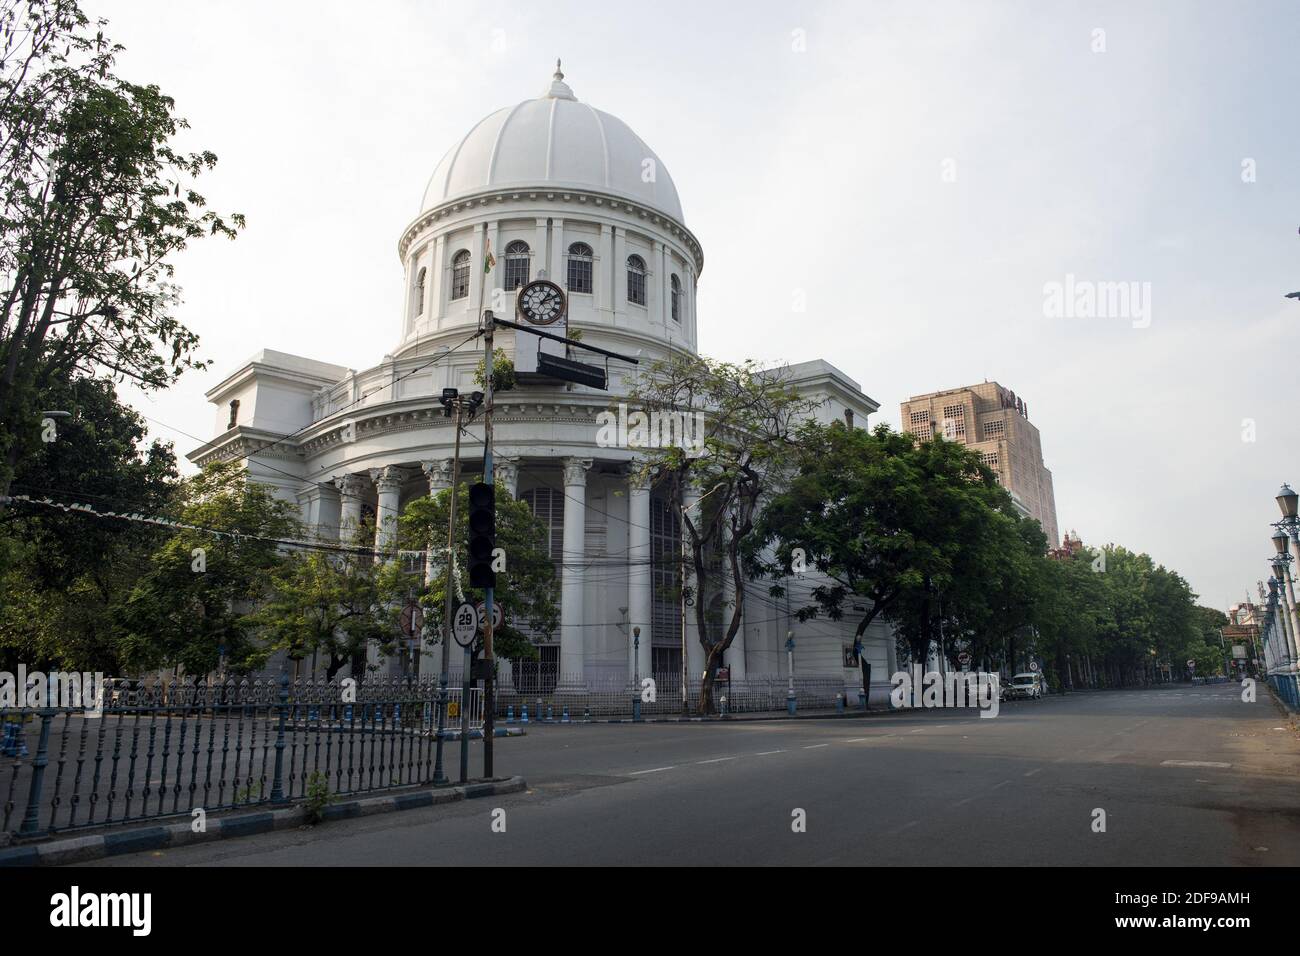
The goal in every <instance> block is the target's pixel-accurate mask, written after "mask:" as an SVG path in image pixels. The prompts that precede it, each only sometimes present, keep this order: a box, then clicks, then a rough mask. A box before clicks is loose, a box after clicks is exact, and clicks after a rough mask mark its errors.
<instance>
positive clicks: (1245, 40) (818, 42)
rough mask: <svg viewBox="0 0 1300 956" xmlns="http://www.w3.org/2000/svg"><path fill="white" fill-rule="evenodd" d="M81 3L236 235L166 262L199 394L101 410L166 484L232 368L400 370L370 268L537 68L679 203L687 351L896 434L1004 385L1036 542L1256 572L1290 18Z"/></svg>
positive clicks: (1276, 300)
mask: <svg viewBox="0 0 1300 956" xmlns="http://www.w3.org/2000/svg"><path fill="white" fill-rule="evenodd" d="M88 9H89V10H90V11H91V12H93V13H96V14H98V15H102V16H105V17H108V18H109V19H110V21H111V28H110V31H109V32H110V35H111V36H113V37H114V38H115V39H117V40H118V41H119V42H121V43H123V44H125V45H126V47H127V48H128V49H127V52H126V53H125V54H124V56H123V58H122V61H121V64H120V65H121V72H122V73H123V75H125V76H127V77H129V78H131V79H135V80H138V81H148V82H156V83H158V84H159V85H160V86H162V87H163V89H164V90H165V91H167V92H168V93H170V94H171V95H172V96H174V97H175V98H176V100H177V102H178V108H179V111H180V112H181V113H182V114H183V115H184V116H186V117H187V118H188V119H189V120H190V122H191V124H192V126H193V129H192V130H191V131H190V132H189V133H188V134H187V136H186V139H185V145H187V146H190V147H202V148H208V149H211V150H213V151H214V152H216V153H217V154H218V155H219V157H220V165H219V167H218V169H217V171H216V172H215V173H214V174H212V175H211V176H210V177H208V179H207V181H206V185H205V190H204V191H205V192H206V193H207V195H208V197H209V199H210V201H211V202H212V203H213V205H215V206H216V207H217V208H220V209H223V210H238V211H241V212H243V213H245V214H246V215H247V216H248V220H249V227H248V230H247V232H246V233H245V234H244V235H243V236H242V237H241V238H240V239H239V240H238V241H236V242H234V243H228V242H225V241H217V240H210V241H207V242H204V243H200V244H199V245H197V246H195V247H193V249H192V250H191V251H189V252H187V253H186V254H185V255H184V256H183V257H182V258H180V259H179V260H178V262H177V264H178V267H179V269H178V279H179V281H180V282H181V284H182V285H183V286H184V289H185V305H184V310H183V317H184V319H185V321H186V323H187V324H188V325H189V326H190V327H191V328H193V329H194V330H195V331H197V332H198V333H199V334H200V335H201V337H202V355H203V357H204V358H207V359H210V360H212V361H213V363H214V365H213V369H212V370H211V371H210V372H207V373H195V374H190V375H187V376H185V377H184V378H183V379H182V380H181V382H180V384H179V385H178V386H177V387H176V388H174V389H172V390H171V391H169V392H168V393H166V394H163V395H155V396H150V397H144V396H140V395H138V394H136V393H129V397H130V398H131V400H132V401H133V402H134V403H135V404H136V405H137V407H139V408H140V410H141V411H142V412H143V413H144V414H145V415H147V416H148V417H149V418H150V420H151V423H152V425H153V427H154V429H155V432H156V434H157V435H159V436H160V437H164V438H167V439H169V440H172V441H174V442H175V443H176V447H177V451H178V452H179V453H181V454H183V453H185V452H187V451H189V450H190V449H191V448H192V447H194V446H195V445H196V444H198V442H197V441H195V440H194V439H193V438H191V437H187V436H198V437H200V438H207V437H210V435H211V432H212V427H213V421H214V417H215V413H214V412H213V410H212V409H211V407H210V406H209V405H208V404H207V403H206V402H205V400H204V398H203V393H204V391H205V390H207V389H208V388H210V387H212V386H213V385H214V384H216V382H218V381H219V380H220V379H221V378H222V377H224V376H225V375H226V374H228V373H229V372H230V371H232V370H233V369H234V368H235V367H236V366H237V365H238V364H239V363H241V362H243V361H244V360H245V359H247V358H248V357H249V356H250V355H252V354H253V353H254V352H256V351H257V350H258V349H260V348H274V349H279V350H283V351H286V352H292V353H297V354H302V355H307V356H309V357H312V358H317V359H321V360H324V361H328V362H336V363H339V364H342V365H346V366H351V367H356V368H365V367H368V366H370V365H373V364H375V363H377V362H378V361H379V359H380V358H381V357H382V355H383V354H384V353H385V352H387V351H389V350H390V349H391V348H392V347H393V346H394V345H396V344H397V341H398V332H399V321H400V314H401V303H402V273H401V268H400V263H399V261H398V257H397V252H396V243H397V239H398V235H399V233H400V231H401V230H402V229H403V228H404V227H405V226H406V225H407V224H408V223H409V222H410V220H411V219H412V218H413V217H414V216H415V215H416V213H418V211H419V203H420V199H421V197H422V195H423V191H424V188H425V185H426V183H427V181H428V178H429V175H430V173H431V172H432V170H433V167H434V165H435V163H436V162H437V161H438V159H439V158H440V157H441V156H442V154H443V153H444V152H445V151H446V149H447V148H448V147H449V146H451V145H452V144H453V143H454V142H455V141H456V140H458V139H459V138H460V137H461V136H462V135H463V134H464V133H465V131H467V130H468V129H469V127H470V126H471V125H472V124H473V123H475V122H476V121H477V120H478V119H480V118H481V117H482V116H483V115H485V114H487V113H489V112H491V111H493V110H495V109H497V108H498V107H501V106H504V105H508V104H513V103H515V102H518V101H519V100H522V99H526V98H529V97H533V96H537V95H540V93H541V92H542V91H543V89H544V88H545V86H546V84H547V83H548V81H549V78H550V73H551V71H552V70H553V68H554V61H555V58H556V57H557V56H559V57H563V59H564V71H565V73H566V76H567V82H568V83H569V84H570V85H571V86H572V87H573V89H574V92H575V93H576V95H577V96H578V98H579V99H581V100H584V101H585V102H588V103H590V104H592V105H593V106H596V107H599V108H601V109H604V110H606V111H608V112H611V113H614V114H615V115H617V116H619V117H621V118H622V119H624V120H625V121H626V122H627V123H628V124H629V125H630V126H631V127H632V128H633V129H634V130H636V131H637V132H638V133H639V134H640V135H641V137H642V138H643V139H645V140H646V141H647V142H648V143H649V144H650V145H651V146H652V147H653V148H654V149H655V151H656V152H657V153H658V154H659V156H660V157H661V158H662V160H663V162H664V163H665V164H666V165H667V167H668V168H669V170H670V171H671V173H672V175H673V178H674V180H675V181H676V184H677V187H678V190H679V192H680V194H681V198H682V204H683V206H684V208H685V211H686V219H687V224H688V225H689V226H690V227H691V229H692V230H693V231H694V232H695V233H696V235H697V236H698V237H699V238H700V240H701V242H702V243H703V245H704V250H705V268H704V273H703V275H702V277H701V285H700V339H701V341H700V344H701V348H702V350H703V351H704V352H706V353H708V354H710V355H714V356H717V357H721V358H727V359H741V358H746V357H753V358H759V359H765V360H779V359H784V360H789V361H801V360H805V359H811V358H818V357H822V358H827V359H828V360H830V361H832V362H833V363H834V364H835V365H837V366H839V367H840V368H841V369H843V370H844V371H845V372H847V373H848V374H849V375H851V376H852V377H853V378H855V379H856V380H857V381H858V382H860V383H861V384H862V386H863V388H864V389H865V391H866V392H867V393H868V394H869V395H871V396H872V397H873V398H875V399H876V400H877V401H878V402H880V405H881V411H880V413H879V415H878V416H877V417H876V418H875V419H873V420H876V421H879V420H884V421H887V422H889V423H891V424H893V425H895V426H897V425H898V424H899V422H898V416H899V413H898V406H899V402H900V401H901V400H903V399H905V398H906V397H908V396H909V395H912V394H915V393H919V392H925V391H932V390H935V389H940V388H951V387H956V386H959V385H964V384H970V383H972V382H979V381H982V380H983V379H985V378H988V379H994V380H997V381H999V382H1001V383H1002V384H1003V385H1006V386H1008V387H1009V388H1012V389H1014V390H1015V392H1016V393H1017V395H1020V396H1023V397H1024V398H1025V400H1026V401H1027V402H1028V403H1029V407H1030V414H1031V418H1032V420H1033V421H1034V422H1035V423H1036V424H1037V425H1038V427H1039V428H1040V429H1041V430H1042V435H1043V453H1044V457H1045V459H1046V463H1047V465H1048V467H1049V468H1050V469H1051V470H1052V472H1053V474H1054V476H1055V486H1056V501H1057V511H1058V520H1059V522H1060V526H1061V528H1062V530H1065V529H1071V528H1073V529H1077V531H1078V532H1079V533H1080V534H1081V535H1082V537H1083V539H1084V541H1085V542H1086V543H1090V544H1102V543H1106V542H1110V541H1114V542H1117V543H1121V544H1124V545H1125V546H1127V547H1130V548H1133V549H1136V550H1144V551H1147V552H1149V553H1150V554H1151V555H1152V556H1153V557H1154V558H1155V559H1156V560H1157V561H1158V562H1160V563H1163V564H1165V565H1167V566H1170V567H1173V568H1176V569H1178V570H1179V571H1181V572H1182V573H1183V574H1184V575H1186V577H1187V578H1188V579H1189V580H1190V582H1191V584H1192V587H1193V588H1194V590H1196V591H1197V592H1198V593H1200V594H1201V596H1202V601H1203V603H1206V604H1211V605H1214V606H1218V607H1225V606H1226V605H1227V604H1228V603H1230V602H1235V601H1240V600H1242V599H1243V598H1244V597H1245V595H1246V592H1247V589H1248V588H1251V589H1253V586H1254V583H1255V582H1256V581H1257V580H1258V579H1259V578H1261V577H1263V576H1264V572H1265V571H1266V564H1265V559H1266V558H1267V557H1268V555H1269V554H1270V553H1271V550H1272V546H1271V544H1270V542H1269V541H1268V537H1269V535H1270V534H1271V533H1272V532H1271V530H1270V529H1269V527H1268V522H1270V521H1272V520H1275V519H1276V517H1277V512H1276V506H1275V504H1274V503H1273V500H1272V498H1273V495H1274V494H1275V493H1276V490H1277V488H1278V486H1279V485H1280V484H1281V482H1282V481H1284V480H1285V481H1290V482H1292V483H1293V484H1294V483H1297V482H1300V422H1298V421H1297V417H1298V412H1300V404H1298V402H1297V397H1298V396H1297V385H1296V377H1295V374H1294V373H1295V371H1296V368H1297V364H1296V355H1297V347H1298V346H1300V301H1296V300H1287V299H1284V298H1283V295H1284V293H1287V292H1291V291H1295V290H1300V235H1298V227H1300V110H1298V109H1297V93H1298V92H1300V2H1297V0H1291V2H1277V3H1273V2H1236V3H1228V2H1219V3H1210V2H1186V0H1168V2H1144V3H1142V4H1133V3H1113V4H1112V3H1087V4H1082V3H1067V2H1032V3H1031V2H1022V3H1013V2H969V0H968V2H959V3H952V4H945V3H919V2H909V3H882V2H864V0H854V2H849V3H822V4H798V3H788V2H781V3H746V4H745V5H744V11H745V12H744V16H739V15H737V10H738V9H739V8H738V7H736V6H735V5H726V6H725V7H724V5H722V4H702V3H698V2H697V3H676V2H670V0H662V2H660V3H656V4H651V5H647V4H642V3H632V2H625V0H609V2H606V3H590V2H586V3H575V4H566V3H557V2H547V3H544V4H536V3H530V4H524V3H505V2H502V3H497V4H493V5H484V4H467V3H464V2H458V3H441V2H439V3H434V2H414V0H408V2H403V3H396V2H393V3H383V2H366V3H361V2H351V3H338V2H328V0H313V2H311V3H307V2H299V0H277V2H275V3H256V4H255V3H242V2H222V3H215V2H213V3H201V2H196V0H185V2H182V3H177V2H174V0H169V2H155V0H129V2H128V0H117V2H104V0H97V2H93V3H89V4H88ZM1067 276H1072V277H1073V279H1072V281H1073V282H1074V284H1075V287H1076V289H1084V288H1088V285H1087V284H1089V283H1094V284H1100V283H1121V282H1122V283H1136V285H1135V286H1133V288H1134V289H1136V290H1137V291H1138V293H1139V296H1140V298H1139V299H1138V300H1135V301H1137V302H1138V303H1140V305H1141V309H1140V310H1138V309H1135V308H1134V307H1133V306H1132V305H1131V306H1130V310H1129V312H1128V313H1125V314H1121V315H1088V314H1077V313H1078V312H1081V311H1083V312H1086V310H1082V309H1077V310H1067V313H1066V314H1065V315H1059V314H1051V310H1050V309H1048V308H1046V306H1045V301H1046V296H1045V291H1044V290H1045V287H1047V286H1049V284H1051V283H1061V284H1064V283H1066V281H1067V278H1066V277H1067ZM801 297H802V298H803V300H804V301H806V311H805V312H802V313H798V312H796V311H795V303H796V302H797V301H799V299H800V298H801ZM1071 311H1072V312H1074V313H1076V314H1070V312H1071ZM759 350H761V351H759Z"/></svg>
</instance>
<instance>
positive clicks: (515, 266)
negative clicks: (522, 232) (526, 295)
mask: <svg viewBox="0 0 1300 956" xmlns="http://www.w3.org/2000/svg"><path fill="white" fill-rule="evenodd" d="M529 264H530V256H529V254H528V243H526V242H521V241H520V240H518V239H516V240H515V241H514V242H512V243H510V244H509V245H508V246H506V291H507V292H513V291H514V290H515V289H518V288H519V287H520V286H526V285H528V267H529Z"/></svg>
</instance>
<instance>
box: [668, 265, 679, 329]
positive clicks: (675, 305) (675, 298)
mask: <svg viewBox="0 0 1300 956" xmlns="http://www.w3.org/2000/svg"><path fill="white" fill-rule="evenodd" d="M669 284H670V285H671V286H672V293H673V295H672V313H673V321H674V322H680V321H681V320H682V280H681V279H679V278H677V276H675V275H674V276H673V277H672V280H671V281H670V283H669Z"/></svg>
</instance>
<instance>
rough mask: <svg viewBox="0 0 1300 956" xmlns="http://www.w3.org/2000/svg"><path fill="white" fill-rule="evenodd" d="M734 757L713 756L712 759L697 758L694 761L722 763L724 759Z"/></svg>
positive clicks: (732, 758) (733, 758)
mask: <svg viewBox="0 0 1300 956" xmlns="http://www.w3.org/2000/svg"><path fill="white" fill-rule="evenodd" d="M735 759H736V758H735V757H714V758H713V759H712V760H697V761H695V762H696V763H722V761H724V760H735Z"/></svg>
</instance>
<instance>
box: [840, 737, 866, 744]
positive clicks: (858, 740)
mask: <svg viewBox="0 0 1300 956" xmlns="http://www.w3.org/2000/svg"><path fill="white" fill-rule="evenodd" d="M870 739H871V738H870V737H850V738H849V739H848V740H846V741H844V742H845V743H846V744H860V743H862V741H864V740H870Z"/></svg>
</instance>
